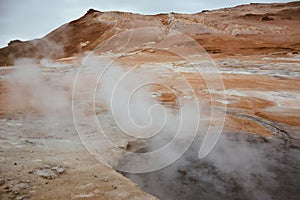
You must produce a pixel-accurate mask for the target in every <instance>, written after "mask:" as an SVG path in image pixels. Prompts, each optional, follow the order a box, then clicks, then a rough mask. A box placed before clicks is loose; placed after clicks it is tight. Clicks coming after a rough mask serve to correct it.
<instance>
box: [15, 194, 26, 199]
mask: <svg viewBox="0 0 300 200" xmlns="http://www.w3.org/2000/svg"><path fill="white" fill-rule="evenodd" d="M26 199H29V196H28V195H22V196H18V197H17V198H16V200H26Z"/></svg>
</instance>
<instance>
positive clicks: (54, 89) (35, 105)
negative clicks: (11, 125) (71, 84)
mask: <svg viewBox="0 0 300 200" xmlns="http://www.w3.org/2000/svg"><path fill="white" fill-rule="evenodd" d="M36 63H37V61H36V60H34V59H28V58H22V59H18V60H16V61H15V64H14V67H15V69H14V70H13V72H12V73H11V74H9V76H8V77H7V78H6V83H7V86H8V90H9V94H8V96H7V105H8V106H9V110H11V111H12V112H19V113H23V114H25V115H26V114H29V113H32V112H34V113H37V114H41V115H43V116H45V117H59V116H61V117H62V116H64V115H66V114H67V113H70V104H71V100H70V95H69V94H67V92H66V91H65V90H64V88H65V87H64V86H63V85H60V84H59V83H57V84H54V83H51V80H49V77H48V76H45V74H43V72H42V70H41V66H40V65H38V64H36Z"/></svg>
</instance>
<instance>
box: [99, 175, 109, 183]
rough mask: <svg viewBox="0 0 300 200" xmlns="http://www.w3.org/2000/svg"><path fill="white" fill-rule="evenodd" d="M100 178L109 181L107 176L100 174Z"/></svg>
mask: <svg viewBox="0 0 300 200" xmlns="http://www.w3.org/2000/svg"><path fill="white" fill-rule="evenodd" d="M100 180H101V181H104V182H108V181H109V177H108V176H101V177H100Z"/></svg>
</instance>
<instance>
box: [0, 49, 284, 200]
mask: <svg viewBox="0 0 300 200" xmlns="http://www.w3.org/2000/svg"><path fill="white" fill-rule="evenodd" d="M36 63H39V61H36V60H32V59H19V60H17V61H16V62H15V69H14V71H13V72H12V73H11V74H9V76H8V77H7V80H6V83H7V86H8V89H9V95H8V99H7V100H8V101H7V102H8V103H7V104H8V105H9V107H10V109H11V110H12V111H13V112H19V113H23V114H25V115H28V114H30V113H31V112H33V113H38V114H40V115H42V116H44V117H45V119H50V118H56V119H59V118H68V119H70V120H71V119H72V117H71V113H72V109H71V105H72V101H73V109H75V110H73V112H75V113H73V114H74V116H75V123H76V125H77V126H78V127H77V130H78V131H79V134H80V137H81V139H82V140H83V143H84V144H85V146H86V147H87V148H89V150H90V152H91V153H93V154H94V155H96V156H99V157H98V158H99V160H100V161H102V162H103V163H108V164H110V165H111V166H114V167H115V168H116V169H118V170H121V171H125V172H139V173H141V172H146V171H147V170H148V171H151V170H152V171H153V170H157V169H161V168H163V167H166V166H168V165H169V164H171V163H172V162H173V161H174V160H176V159H177V158H179V157H180V156H181V155H182V154H183V153H184V152H185V150H187V149H188V148H189V147H190V144H192V143H193V142H194V143H193V145H192V146H191V147H190V148H189V150H188V151H187V152H186V153H185V154H184V155H183V156H182V157H181V158H180V159H179V160H178V161H177V162H175V163H173V164H172V165H170V166H169V167H167V168H164V169H161V170H160V171H157V172H152V173H150V174H141V175H135V174H128V176H129V177H130V178H132V179H133V180H135V181H136V182H137V183H138V184H139V185H140V186H141V187H142V188H143V189H144V190H146V191H148V192H150V193H153V194H156V195H158V196H159V197H161V198H163V199H168V198H169V197H170V196H172V195H174V194H177V193H176V192H178V191H180V190H184V192H185V193H187V194H190V195H193V194H198V193H197V191H198V192H199V190H201V191H203V192H200V193H201V195H203V196H200V197H199V198H201V197H203V198H204V199H208V198H215V197H216V196H218V195H219V196H220V198H223V197H224V198H225V197H226V198H233V197H235V196H234V195H239V197H240V198H246V199H272V196H271V195H270V194H269V192H268V191H266V189H267V188H268V185H272V188H277V187H278V183H277V181H276V174H275V173H274V172H272V171H270V170H269V168H270V167H271V166H272V165H274V162H275V161H274V160H271V159H269V155H268V154H267V153H266V152H265V151H264V148H263V147H260V146H259V145H260V144H251V143H249V142H247V141H245V140H234V139H232V138H228V137H226V136H225V135H223V137H222V138H221V139H220V141H219V143H218V145H217V146H216V148H215V149H214V151H213V152H212V153H211V154H210V155H209V156H208V157H207V158H205V159H204V160H199V159H198V155H197V153H198V151H199V148H200V144H201V141H202V138H203V137H202V136H203V134H204V133H205V132H206V128H205V126H206V124H207V123H208V119H209V116H205V115H203V112H202V111H203V108H205V107H207V105H205V104H204V103H199V102H198V101H197V100H195V99H196V98H193V99H184V98H183V97H182V96H178V101H177V102H175V103H176V106H175V107H177V108H175V109H174V108H171V107H168V106H164V105H162V103H161V102H160V101H159V99H156V98H153V97H152V93H153V92H157V91H154V89H153V83H155V84H157V83H159V80H157V79H156V77H157V74H154V73H152V74H146V73H144V69H140V68H133V69H126V68H124V67H122V66H120V65H118V64H116V63H111V59H109V58H107V57H105V56H97V55H93V54H89V56H88V57H87V58H85V59H84V62H83V64H82V65H81V68H80V69H78V68H77V69H76V70H78V71H79V72H80V73H79V74H77V76H76V70H74V64H70V66H69V69H70V70H71V71H69V72H67V73H63V74H60V71H59V68H62V67H63V68H66V67H68V66H67V65H65V64H63V65H61V64H60V63H57V64H56V63H55V62H48V61H47V60H44V61H43V62H42V64H36ZM43 65H47V66H46V68H43ZM49 68H50V69H51V68H55V70H56V71H55V70H54V73H52V72H51V71H49V70H48V69H49ZM142 72H143V73H142ZM76 78H77V82H78V83H77V84H75V85H74V92H73V91H72V87H73V83H75V82H74V80H76ZM161 84H163V83H161ZM165 86H166V85H165ZM166 87H167V86H166ZM167 89H169V90H170V88H168V87H167ZM169 92H172V91H169ZM72 95H73V99H72ZM95 116H96V118H95ZM97 121H98V122H99V124H100V128H99V126H98V125H99V124H97ZM195 137H196V138H195ZM194 139H195V140H194ZM130 142H131V143H130ZM134 142H136V144H138V145H137V146H135V150H137V151H138V150H141V149H142V147H143V148H144V151H145V152H144V153H136V154H135V153H134V152H131V151H129V150H128V149H127V148H129V143H130V144H131V145H132V144H133V143H134ZM168 144H170V145H169V146H168ZM139 145H140V146H139ZM158 150H159V151H158ZM153 152H154V153H155V152H158V153H157V154H153V155H152V154H151V153H153ZM147 153H149V154H147ZM142 161H144V162H142ZM157 163H158V164H159V165H157ZM149 169H151V170H149ZM178 181H182V182H183V184H178ZM158 182H159V183H161V182H162V183H164V184H169V187H171V188H174V190H169V191H168V190H166V188H163V187H161V186H159V184H158ZM184 183H186V184H187V185H186V186H184ZM172 193H174V194H172ZM179 197H180V195H179V196H178V198H179ZM184 197H189V195H185V196H184ZM192 198H195V196H192Z"/></svg>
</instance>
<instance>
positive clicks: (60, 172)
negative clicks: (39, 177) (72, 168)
mask: <svg viewBox="0 0 300 200" xmlns="http://www.w3.org/2000/svg"><path fill="white" fill-rule="evenodd" d="M56 172H57V173H59V174H62V173H64V172H65V169H64V168H62V167H57V168H56Z"/></svg>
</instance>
